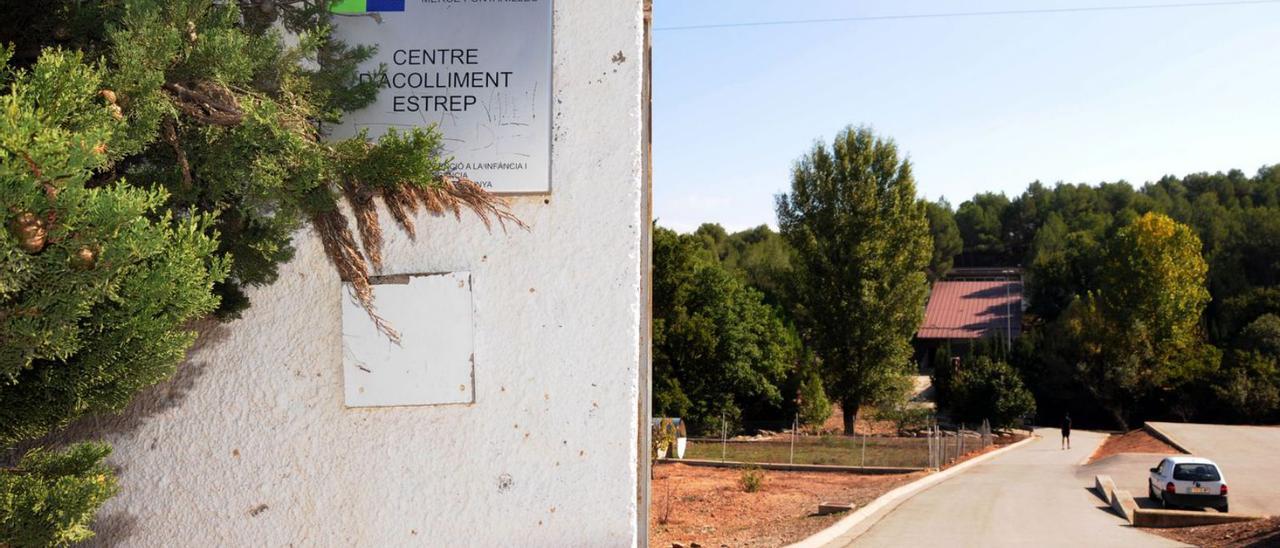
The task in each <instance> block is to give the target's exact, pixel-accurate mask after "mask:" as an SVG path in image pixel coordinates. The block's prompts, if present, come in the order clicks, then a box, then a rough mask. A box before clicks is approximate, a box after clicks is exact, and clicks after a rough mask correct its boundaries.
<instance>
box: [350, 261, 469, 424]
mask: <svg viewBox="0 0 1280 548" xmlns="http://www.w3.org/2000/svg"><path fill="white" fill-rule="evenodd" d="M343 286H344V291H343V293H344V294H343V296H342V298H343V302H342V373H343V381H344V382H343V384H344V392H345V394H346V405H347V406H348V407H389V406H401V405H438V404H459V403H472V402H474V401H475V396H474V394H475V392H474V389H475V387H474V386H473V385H474V376H473V372H474V363H473V360H472V350H473V325H472V303H471V273H470V272H450V273H445V274H422V275H408V276H389V277H384V278H381V279H380V280H379V281H378V283H377V285H375V286H374V298H375V306H376V310H377V313H378V315H379V316H381V317H382V318H384V319H386V320H387V321H388V322H390V324H391V326H392V327H393V328H395V330H396V331H398V332H399V333H400V343H399V344H396V343H394V342H392V341H391V340H390V339H388V338H387V336H386V335H385V334H383V333H381V332H379V331H378V330H377V328H376V327H375V326H374V323H373V320H371V319H370V318H369V314H368V313H367V312H365V310H364V308H362V307H361V306H360V303H359V302H358V301H356V299H355V298H353V297H352V296H351V294H350V291H349V290H350V284H343Z"/></svg>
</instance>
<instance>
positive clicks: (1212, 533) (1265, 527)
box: [1143, 518, 1280, 548]
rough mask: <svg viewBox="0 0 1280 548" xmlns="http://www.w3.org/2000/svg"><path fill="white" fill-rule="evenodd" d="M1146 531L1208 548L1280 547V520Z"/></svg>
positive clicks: (1271, 519)
mask: <svg viewBox="0 0 1280 548" xmlns="http://www.w3.org/2000/svg"><path fill="white" fill-rule="evenodd" d="M1143 531H1146V532H1148V533H1152V534H1156V535H1160V536H1162V537H1166V538H1170V539H1173V540H1176V541H1178V542H1185V543H1187V544H1190V545H1193V546H1204V547H1205V548H1245V547H1249V548H1262V547H1264V546H1266V547H1276V546H1280V518H1268V519H1262V520H1258V521H1247V522H1244V523H1224V524H1222V525H1204V526H1201V527H1183V528H1179V529H1143Z"/></svg>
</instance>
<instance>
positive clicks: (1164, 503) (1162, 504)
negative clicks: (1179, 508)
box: [1160, 495, 1173, 510]
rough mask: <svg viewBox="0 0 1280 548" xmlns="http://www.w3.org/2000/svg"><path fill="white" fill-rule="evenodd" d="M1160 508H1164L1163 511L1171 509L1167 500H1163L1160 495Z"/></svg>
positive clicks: (1171, 506) (1163, 497) (1162, 496)
mask: <svg viewBox="0 0 1280 548" xmlns="http://www.w3.org/2000/svg"><path fill="white" fill-rule="evenodd" d="M1160 507H1161V508H1164V509H1165V510H1168V509H1170V508H1173V505H1172V504H1169V499H1168V498H1165V496H1164V495H1160Z"/></svg>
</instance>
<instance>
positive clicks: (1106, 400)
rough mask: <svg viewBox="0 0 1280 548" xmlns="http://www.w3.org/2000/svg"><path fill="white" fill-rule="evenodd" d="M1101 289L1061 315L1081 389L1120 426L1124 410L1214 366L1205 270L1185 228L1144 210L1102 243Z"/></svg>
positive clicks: (1193, 238)
mask: <svg viewBox="0 0 1280 548" xmlns="http://www.w3.org/2000/svg"><path fill="white" fill-rule="evenodd" d="M1103 262H1104V264H1103V267H1102V280H1101V287H1100V289H1099V290H1098V291H1097V292H1096V293H1092V294H1090V295H1089V296H1088V297H1087V298H1086V299H1084V300H1083V301H1082V302H1079V303H1077V305H1075V306H1073V309H1072V310H1069V311H1068V320H1069V325H1072V326H1073V328H1074V329H1075V334H1076V337H1077V340H1079V341H1080V342H1081V348H1083V349H1084V351H1085V352H1086V356H1085V357H1084V360H1083V362H1082V366H1083V370H1084V374H1083V377H1084V379H1085V382H1086V386H1087V387H1088V388H1089V389H1090V390H1091V391H1092V392H1093V393H1094V394H1095V395H1096V396H1097V397H1098V400H1099V401H1100V402H1101V403H1102V404H1103V405H1104V406H1106V407H1107V409H1108V411H1110V412H1111V414H1112V416H1113V417H1114V418H1115V420H1116V423H1117V424H1118V425H1119V426H1121V427H1127V426H1128V423H1129V418H1130V414H1131V413H1132V412H1133V410H1132V408H1133V407H1134V406H1135V405H1139V404H1141V403H1144V400H1150V399H1156V400H1158V401H1160V403H1161V404H1165V405H1167V404H1170V403H1171V402H1168V401H1165V400H1164V399H1163V398H1161V396H1162V395H1163V394H1166V393H1169V392H1171V391H1173V390H1176V389H1177V388H1179V387H1180V386H1183V385H1185V384H1186V383H1188V382H1189V381H1193V380H1196V379H1204V378H1207V377H1208V375H1210V374H1212V373H1213V371H1214V370H1215V369H1217V366H1218V361H1219V359H1220V356H1219V352H1218V351H1217V349H1215V348H1213V347H1212V346H1210V345H1208V344H1207V342H1206V341H1205V340H1204V333H1203V330H1202V329H1201V314H1202V313H1203V312H1204V308H1205V305H1206V304H1207V303H1208V301H1209V292H1208V290H1207V289H1205V276H1206V273H1207V271H1208V265H1207V264H1206V263H1205V260H1204V258H1203V257H1201V255H1200V240H1199V238H1197V237H1196V235H1195V233H1194V232H1192V230H1191V229H1190V228H1189V227H1187V226H1186V225H1181V224H1178V223H1177V222H1175V221H1173V220H1172V219H1170V218H1169V217H1167V216H1165V215H1162V214H1158V213H1148V214H1146V215H1143V216H1142V217H1140V218H1139V219H1138V220H1137V221H1136V222H1134V223H1133V224H1131V225H1129V226H1127V227H1124V228H1122V229H1120V230H1119V231H1118V232H1117V233H1116V235H1115V236H1114V237H1113V238H1111V240H1110V241H1108V243H1107V245H1106V251H1105V255H1104V261H1103Z"/></svg>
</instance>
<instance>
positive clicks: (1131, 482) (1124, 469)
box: [1076, 453, 1238, 511]
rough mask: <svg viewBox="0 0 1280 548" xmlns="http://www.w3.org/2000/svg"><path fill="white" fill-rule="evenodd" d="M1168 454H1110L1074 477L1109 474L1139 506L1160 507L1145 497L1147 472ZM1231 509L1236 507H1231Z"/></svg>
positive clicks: (1084, 480)
mask: <svg viewBox="0 0 1280 548" xmlns="http://www.w3.org/2000/svg"><path fill="white" fill-rule="evenodd" d="M1168 456H1169V455H1160V454H1156V453H1123V454H1119V455H1112V456H1110V457H1107V458H1105V459H1102V460H1100V461H1098V462H1093V463H1090V464H1087V465H1085V466H1081V467H1080V468H1079V469H1078V470H1076V479H1078V480H1079V481H1080V482H1082V483H1089V482H1091V481H1093V477H1094V476H1097V475H1107V476H1111V479H1112V481H1115V482H1116V487H1117V488H1119V489H1124V490H1125V491H1128V492H1129V494H1130V495H1133V500H1134V502H1137V503H1138V507H1139V508H1160V502H1159V501H1155V500H1151V499H1149V498H1147V474H1148V470H1150V469H1151V467H1152V466H1155V465H1156V464H1157V463H1159V462H1160V460H1161V459H1163V458H1165V457H1168ZM1098 500H1102V499H1098ZM1233 510H1236V509H1235V508H1233ZM1237 511H1238V510H1237Z"/></svg>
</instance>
